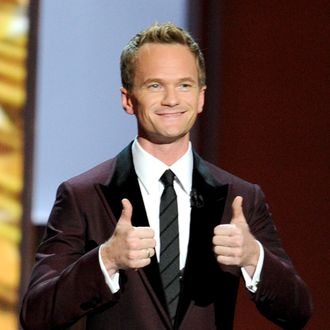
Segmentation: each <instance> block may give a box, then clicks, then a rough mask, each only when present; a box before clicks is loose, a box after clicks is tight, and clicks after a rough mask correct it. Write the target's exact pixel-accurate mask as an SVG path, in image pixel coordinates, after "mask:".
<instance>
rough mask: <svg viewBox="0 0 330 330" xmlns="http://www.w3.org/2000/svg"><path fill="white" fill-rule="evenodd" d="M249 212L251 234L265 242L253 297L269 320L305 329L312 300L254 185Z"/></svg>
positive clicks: (259, 192)
mask: <svg viewBox="0 0 330 330" xmlns="http://www.w3.org/2000/svg"><path fill="white" fill-rule="evenodd" d="M253 204H254V205H253V208H252V210H253V211H251V212H250V214H248V223H249V226H250V229H251V232H252V234H253V235H254V236H255V237H256V239H257V240H258V241H259V242H260V243H261V244H262V245H263V247H264V251H265V258H264V264H263V268H262V272H261V278H260V283H259V285H258V289H257V291H256V292H255V294H253V295H252V300H253V301H254V302H255V303H256V306H257V308H258V310H259V311H260V312H261V313H262V314H263V315H264V316H265V317H266V318H268V319H269V320H271V321H272V322H274V323H275V324H277V325H279V326H280V327H282V328H284V329H302V328H303V327H304V325H305V324H306V323H307V321H308V320H309V318H310V316H311V313H312V299H311V295H310V292H309V289H308V288H307V286H306V284H305V283H304V281H303V280H302V279H301V278H300V276H299V275H298V273H297V271H296V270H295V268H294V266H293V264H292V262H291V261H290V259H289V257H288V256H287V254H286V252H285V251H284V249H283V247H282V245H281V242H280V239H279V237H278V234H277V230H276V227H275V225H274V223H273V221H272V218H271V214H270V212H269V210H268V206H267V204H266V202H265V198H264V194H263V193H262V191H261V189H260V188H259V187H258V186H257V185H254V202H253Z"/></svg>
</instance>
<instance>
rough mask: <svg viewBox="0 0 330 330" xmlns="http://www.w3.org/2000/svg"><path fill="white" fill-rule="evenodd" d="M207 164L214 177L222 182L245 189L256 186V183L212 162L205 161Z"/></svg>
mask: <svg viewBox="0 0 330 330" xmlns="http://www.w3.org/2000/svg"><path fill="white" fill-rule="evenodd" d="M205 164H206V166H207V167H208V169H209V171H210V172H211V174H212V176H213V177H214V179H215V180H216V181H218V182H219V183H221V184H228V185H233V186H237V187H241V188H245V189H252V188H254V187H255V186H256V184H254V183H252V182H249V181H247V180H245V179H243V178H240V177H238V176H236V175H234V174H232V173H230V172H228V171H226V170H224V169H222V168H220V167H218V166H216V165H214V164H212V163H209V162H207V161H205Z"/></svg>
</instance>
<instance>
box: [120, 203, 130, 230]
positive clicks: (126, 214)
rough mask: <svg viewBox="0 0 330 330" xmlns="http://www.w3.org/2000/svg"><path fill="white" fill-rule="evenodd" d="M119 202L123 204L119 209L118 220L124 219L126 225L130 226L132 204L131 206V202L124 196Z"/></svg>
mask: <svg viewBox="0 0 330 330" xmlns="http://www.w3.org/2000/svg"><path fill="white" fill-rule="evenodd" d="M121 204H122V206H123V209H122V211H121V215H120V219H119V221H121V222H122V221H124V222H126V223H127V224H128V225H131V226H132V222H131V219H132V213H133V206H132V204H131V202H130V201H129V200H128V199H126V198H124V199H122V201H121Z"/></svg>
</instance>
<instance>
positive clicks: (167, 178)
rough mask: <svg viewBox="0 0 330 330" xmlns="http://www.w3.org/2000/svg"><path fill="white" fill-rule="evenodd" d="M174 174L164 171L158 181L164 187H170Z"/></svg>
mask: <svg viewBox="0 0 330 330" xmlns="http://www.w3.org/2000/svg"><path fill="white" fill-rule="evenodd" d="M174 176H175V175H174V173H173V172H172V171H171V170H166V171H165V172H164V173H163V175H162V176H161V178H160V181H161V182H162V183H163V184H164V186H165V187H167V186H172V185H173V180H174Z"/></svg>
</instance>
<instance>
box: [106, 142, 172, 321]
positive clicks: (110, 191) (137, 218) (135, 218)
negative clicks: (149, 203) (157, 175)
mask: <svg viewBox="0 0 330 330" xmlns="http://www.w3.org/2000/svg"><path fill="white" fill-rule="evenodd" d="M102 192H103V195H104V196H105V199H106V201H107V203H108V205H109V207H110V209H111V211H112V213H113V215H114V217H115V219H116V221H118V219H119V218H120V215H121V211H122V204H121V200H122V199H123V198H127V199H128V200H129V201H130V202H131V204H132V206H133V214H132V225H133V226H136V227H142V226H143V227H145V226H149V222H148V218H147V214H146V210H145V207H144V203H143V199H142V195H141V191H140V187H139V183H138V179H137V175H136V173H135V170H134V166H133V158H132V153H131V144H130V145H129V146H127V147H126V148H125V149H124V150H123V151H122V152H121V153H120V154H119V155H118V156H117V159H116V164H115V170H114V172H113V175H112V176H111V178H110V179H109V182H108V183H107V184H106V185H105V186H103V187H102ZM137 273H138V274H139V276H141V279H142V281H143V283H144V284H145V286H146V288H147V290H148V292H149V294H150V295H151V297H152V299H153V300H154V302H155V304H156V306H158V307H159V309H160V311H161V313H162V314H163V315H167V313H166V307H165V306H166V301H165V296H164V292H163V288H162V284H161V278H160V274H159V268H158V261H157V257H156V255H154V256H153V257H152V258H151V263H150V264H149V265H148V266H146V267H144V268H142V269H139V270H138V272H137ZM123 282H125V272H123Z"/></svg>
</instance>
